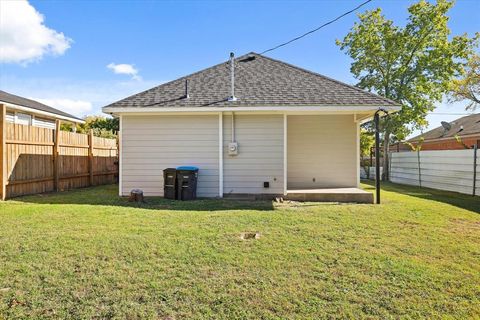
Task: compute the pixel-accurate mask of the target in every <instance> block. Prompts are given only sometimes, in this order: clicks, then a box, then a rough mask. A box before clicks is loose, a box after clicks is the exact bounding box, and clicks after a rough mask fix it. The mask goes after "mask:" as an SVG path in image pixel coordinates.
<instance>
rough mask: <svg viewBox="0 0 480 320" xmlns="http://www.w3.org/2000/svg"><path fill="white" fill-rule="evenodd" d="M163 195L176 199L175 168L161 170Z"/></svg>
mask: <svg viewBox="0 0 480 320" xmlns="http://www.w3.org/2000/svg"><path fill="white" fill-rule="evenodd" d="M163 197H164V198H165V199H173V200H175V199H177V169H175V168H167V169H165V170H163Z"/></svg>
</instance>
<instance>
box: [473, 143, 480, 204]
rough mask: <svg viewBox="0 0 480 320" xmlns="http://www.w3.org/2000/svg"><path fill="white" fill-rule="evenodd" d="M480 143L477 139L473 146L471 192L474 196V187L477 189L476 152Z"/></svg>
mask: <svg viewBox="0 0 480 320" xmlns="http://www.w3.org/2000/svg"><path fill="white" fill-rule="evenodd" d="M479 144H480V140H477V142H476V143H475V145H474V147H473V192H472V196H475V193H476V189H477V153H478V145H479Z"/></svg>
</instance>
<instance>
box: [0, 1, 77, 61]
mask: <svg viewBox="0 0 480 320" xmlns="http://www.w3.org/2000/svg"><path fill="white" fill-rule="evenodd" d="M0 39H2V40H1V41H0V62H1V63H20V64H27V63H29V62H32V61H35V60H40V59H41V58H42V57H43V56H44V55H47V54H51V55H62V54H63V53H64V52H65V51H66V50H67V49H68V48H70V44H71V43H72V40H71V39H69V38H67V37H66V36H65V35H64V34H63V33H61V32H57V31H55V30H53V29H50V28H48V27H47V26H45V25H44V16H43V15H42V14H40V13H39V12H38V11H37V10H35V8H34V7H33V6H31V5H30V3H28V1H26V0H20V1H0Z"/></svg>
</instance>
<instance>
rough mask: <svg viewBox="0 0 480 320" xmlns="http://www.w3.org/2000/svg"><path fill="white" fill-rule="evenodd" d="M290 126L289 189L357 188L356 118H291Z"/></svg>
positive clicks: (288, 128)
mask: <svg viewBox="0 0 480 320" xmlns="http://www.w3.org/2000/svg"><path fill="white" fill-rule="evenodd" d="M287 122H288V126H287V153H288V164H287V171H288V178H287V184H288V186H287V187H288V189H301V188H335V187H356V186H357V170H358V163H357V143H356V141H357V131H356V130H357V126H356V124H355V122H354V117H353V115H331V116H327V115H325V116H323V115H322V116H318V115H301V116H300V115H299V116H296V115H289V116H288V118H287ZM313 179H315V182H314V181H313Z"/></svg>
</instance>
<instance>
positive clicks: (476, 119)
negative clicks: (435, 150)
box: [408, 113, 480, 141]
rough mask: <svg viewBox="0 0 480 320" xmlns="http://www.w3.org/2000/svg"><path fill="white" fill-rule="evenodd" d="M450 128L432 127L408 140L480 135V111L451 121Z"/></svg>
mask: <svg viewBox="0 0 480 320" xmlns="http://www.w3.org/2000/svg"><path fill="white" fill-rule="evenodd" d="M449 124H450V129H449V130H446V129H445V128H444V127H443V126H440V127H438V128H435V129H432V130H430V131H427V132H425V133H424V134H421V135H418V136H416V137H413V138H411V139H409V140H408V141H418V140H420V139H421V138H423V139H424V140H425V141H428V140H434V139H440V138H454V137H455V136H456V135H458V136H460V137H461V136H469V135H475V134H478V135H480V113H477V114H472V115H469V116H465V117H462V118H459V119H457V120H454V121H452V122H449Z"/></svg>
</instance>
